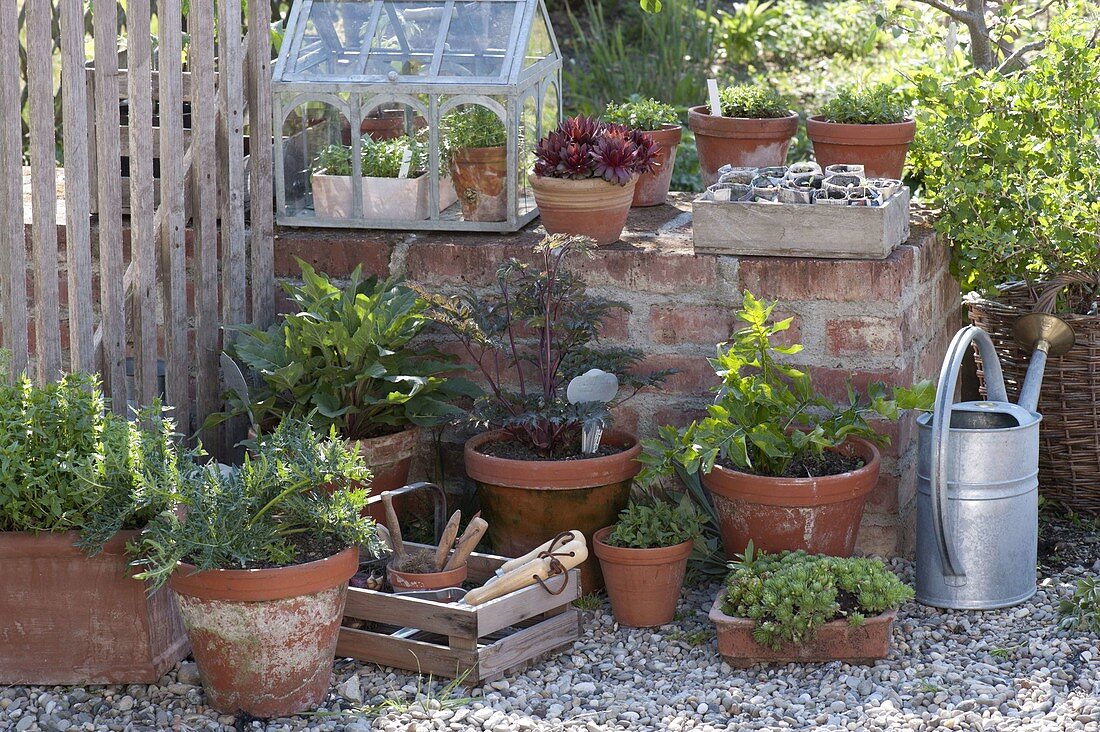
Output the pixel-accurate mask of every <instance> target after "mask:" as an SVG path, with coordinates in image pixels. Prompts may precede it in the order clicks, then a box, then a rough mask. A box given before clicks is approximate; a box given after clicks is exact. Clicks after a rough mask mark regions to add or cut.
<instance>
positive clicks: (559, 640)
mask: <svg viewBox="0 0 1100 732" xmlns="http://www.w3.org/2000/svg"><path fill="white" fill-rule="evenodd" d="M405 546H406V547H407V548H412V549H415V548H421V549H431V550H434V547H431V546H427V545H423V544H412V543H410V542H405ZM507 561H508V557H499V556H496V555H493V554H478V553H476V552H475V553H473V554H471V555H470V559H469V562H468V568H469V574H468V579H467V582H468V583H469V584H472V585H476V586H480V585H481V584H482V583H484V582H485V581H486V580H487V579H489V578H490V577H492V576H493V574H494V573H495V572H496V569H497V568H498V567H500V566H501V565H502V564H504V563H505V562H507ZM562 581H563V580H562V578H561V577H552V578H550V579H549V580H547V584H548V585H549V587H550V588H551V589H554V590H557V588H558V587H559V586H561V583H562ZM578 597H580V570H577V569H571V570H569V573H568V575H567V581H566V582H565V587H564V589H563V590H562V591H561V593H559V594H557V595H552V594H550V593H549V592H547V591H546V590H545V589H543V588H542V587H541V586H539V585H538V584H534V585H531V586H529V587H525V588H523V589H521V590H516V591H515V592H512V593H509V594H507V595H504V596H502V597H498V598H496V599H495V600H490V601H488V602H486V603H484V604H482V605H478V606H476V607H468V606H465V605H458V604H450V605H447V604H442V603H438V602H432V601H430V600H422V599H417V598H410V597H401V596H398V595H393V594H390V593H386V592H378V591H376V590H367V589H361V588H357V587H349V588H348V600H347V605H346V607H345V608H344V618H345V619H354V620H359V621H364V622H365V623H366V627H364V628H361V629H357V628H350V627H347V626H346V625H345V626H344V627H342V628H341V629H340V639H339V642H338V643H337V645H336V655H337V656H338V657H340V658H354V659H357V660H359V661H363V662H366V663H377V664H379V665H382V666H393V667H396V668H401V669H405V670H408V671H417V672H419V673H423V674H432V675H433V676H442V677H445V678H451V679H455V678H462V679H463V683H464V684H465V685H467V686H478V685H480V684H483V683H486V682H488V681H493V680H496V679H499V678H502V677H504V676H508V675H511V674H514V673H516V672H518V671H520V670H522V669H523V668H524V667H526V666H527V665H528V664H530V663H532V662H534V661H537V660H539V659H541V658H543V657H545V656H547V655H549V654H551V653H554V652H555V651H558V650H560V649H562V648H565V647H567V646H570V645H572V644H573V642H574V641H576V640H577V639H578V638H580V632H581V627H580V614H579V613H578V612H577V610H576V609H575V608H574V607H573V606H572V602H573V600H576V599H577V598H578ZM403 628H412V629H415V632H414V633H412V634H409V632H408V631H406V633H404V634H402V635H408V637H400V636H397V635H395V634H396V633H398V632H399V631H401V630H402V629H403Z"/></svg>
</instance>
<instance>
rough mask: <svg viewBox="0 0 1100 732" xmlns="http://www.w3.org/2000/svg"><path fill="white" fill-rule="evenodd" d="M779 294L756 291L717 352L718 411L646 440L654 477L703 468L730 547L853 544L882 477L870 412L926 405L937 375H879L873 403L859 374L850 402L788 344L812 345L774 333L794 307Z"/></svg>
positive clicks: (889, 414)
mask: <svg viewBox="0 0 1100 732" xmlns="http://www.w3.org/2000/svg"><path fill="white" fill-rule="evenodd" d="M775 306H776V303H765V302H763V301H761V300H758V299H756V298H755V297H753V295H752V293H749V292H746V293H745V297H744V302H743V306H742V309H741V310H740V311H738V318H739V319H740V320H741V321H743V322H744V323H745V324H746V327H744V328H742V329H740V330H738V331H737V332H735V333H734V334H733V335H732V336H731V338H730V341H729V342H728V343H724V344H722V345H720V346H719V348H718V355H717V357H716V358H713V359H711V363H712V364H713V366H714V368H715V371H716V373H717V375H718V377H719V378H720V379H721V382H722V383H721V384H720V385H719V386H718V387H716V392H717V396H716V398H715V401H714V403H713V404H711V405H710V406H709V407H708V408H707V417H706V418H705V419H702V420H698V421H695V422H692V423H691V424H690V425H688V426H687V427H686V428H684V429H682V430H677V429H676V428H674V427H668V426H666V427H661V428H660V437H659V439H655V440H648V441H647V442H646V453H645V455H644V456H643V458H642V459H643V462H645V463H646V475H645V476H644V478H643V480H647V481H648V480H652V479H654V478H655V477H657V476H660V475H665V474H671V473H673V472H675V470H676V468H678V467H679V468H682V469H683V470H684V471H686V472H687V473H688V474H694V473H699V474H700V477H701V480H702V484H703V487H704V488H705V489H706V491H707V493H708V494H709V496H710V498H711V500H712V501H713V502H714V508H715V509H716V511H717V514H718V517H719V519H720V529H721V534H722V543H723V545H724V546H725V550H726V556H727V557H733V556H735V555H737V554H739V553H741V552H744V551H745V547H746V546H748V543H749V541H750V540H751V541H753V542H754V543H755V545H756V546H757V547H759V548H760V549H763V550H765V551H769V552H778V551H783V550H796V549H804V550H806V551H809V552H812V553H815V554H817V553H821V554H833V555H838V556H848V555H849V554H851V553H852V549H853V548H854V546H855V541H856V535H857V533H858V531H859V523H860V518H861V517H862V515H863V504H864V502H865V501H866V498H867V494H868V493H870V492H871V490H872V489H873V488H874V487H875V483H876V482H877V480H878V471H879V451H878V448H877V447H876V446H875V445H876V444H882V443H884V442H886V440H887V438H886V437H884V436H882V435H880V434H878V433H877V432H875V430H874V429H873V428H872V427H871V425H870V424H869V423H868V422H867V418H868V417H869V416H870V415H872V414H875V415H879V416H881V417H886V418H889V419H896V418H897V416H898V412H899V410H900V409H906V408H916V407H927V406H928V405H930V403H931V400H932V396H933V392H934V389H933V388H932V385H931V383H930V382H928V383H922V384H920V385H918V386H917V387H915V388H914V389H895V390H894V396H893V398H892V399H888V398H887V395H886V387H885V386H884V385H883V384H881V383H874V384H871V385H870V386H869V387H868V394H869V397H870V399H869V400H868V401H869V403H867V404H861V401H862V399H861V397H860V396H859V394H858V393H857V392H856V391H855V390H854V389H852V388H851V385H849V402H848V403H847V404H843V405H839V406H838V405H836V404H834V403H833V402H832V401H830V400H829V399H827V398H826V397H824V396H822V395H820V394H818V393H817V392H815V391H814V389H813V384H812V383H811V380H810V376H809V374H806V373H804V372H802V371H800V370H798V369H796V368H794V367H793V366H789V365H786V364H783V363H781V362H780V361H779V360H778V358H777V356H781V355H789V354H794V353H798V352H799V351H800V350H802V346H800V345H793V346H777V345H773V344H772V339H773V338H774V337H775V336H776V335H777V334H778V333H781V332H782V331H784V330H786V329H787V328H788V327H789V326H790V323H791V318H787V319H786V320H782V321H780V322H777V323H776V322H772V318H771V315H772V311H773V310H774V309H775Z"/></svg>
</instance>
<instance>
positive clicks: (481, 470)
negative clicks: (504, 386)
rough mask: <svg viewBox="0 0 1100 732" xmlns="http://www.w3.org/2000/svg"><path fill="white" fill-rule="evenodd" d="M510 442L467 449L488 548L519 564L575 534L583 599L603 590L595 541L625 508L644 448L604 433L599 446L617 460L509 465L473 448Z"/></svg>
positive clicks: (491, 435)
mask: <svg viewBox="0 0 1100 732" xmlns="http://www.w3.org/2000/svg"><path fill="white" fill-rule="evenodd" d="M507 439H510V438H509V437H508V435H507V433H505V432H503V431H501V430H497V431H493V432H485V433H483V434H480V435H475V436H474V437H471V438H470V439H469V440H467V441H466V447H465V450H464V458H465V461H466V474H467V475H469V476H470V478H472V479H473V480H475V481H476V482H477V485H478V496H479V498H480V499H481V509H482V511H483V512H484V515H485V520H486V521H488V522H489V540H490V541H491V542H492V544H493V548H494V549H495V550H496V552H497V553H498V554H503V555H505V556H509V557H518V556H521V555H523V554H526V553H527V552H529V551H531V550H532V549H534V548H535V547H537V546H539V545H540V544H542V543H544V542H546V541H549V540H550V539H553V538H554V537H555V536H557V535H558V534H559V533H561V532H562V531H569V530H571V529H577V530H578V531H580V532H581V533H583V534H584V535H585V537H587V539H588V548H589V557H588V559H587V560H586V561H585V562H584V563H582V564H581V565H580V569H581V589H582V591H583V592H584V593H586V594H587V593H589V592H594V591H595V590H598V589H600V588H601V587H603V575H602V574H601V572H600V564H599V561H598V560H597V559H596V556H595V553H594V551H595V550H594V548H593V543H592V535H593V534H594V533H595V532H596V531H597V530H598V529H600V528H602V527H604V526H607V525H609V524H611V523H613V522H614V521H615V518H616V517H617V516H618V515H619V512H620V511H622V510H623V509H624V508H626V503H627V501H628V500H629V498H630V484H631V482H632V481H633V479H634V476H635V475H637V474H638V472H639V471H640V470H641V467H642V466H641V463H639V462H638V461H637V458H638V455H640V454H641V452H642V446H641V443H640V442H638V439H637V438H636V437H634V436H633V435H629V434H627V433H625V432H618V431H609V432H605V433H604V435H603V440H602V442H603V444H608V445H617V446H619V447H624V448H626V449H624V450H623V451H622V452H620V453H616V454H614V455H607V456H604V457H596V458H584V459H580V460H543V461H539V460H508V459H506V458H498V457H492V456H490V455H484V454H482V453H481V452H479V451H478V447H480V446H481V445H484V444H485V443H487V442H496V441H500V440H507Z"/></svg>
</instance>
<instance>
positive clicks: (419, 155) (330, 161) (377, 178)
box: [310, 135, 456, 221]
mask: <svg viewBox="0 0 1100 732" xmlns="http://www.w3.org/2000/svg"><path fill="white" fill-rule="evenodd" d="M351 156H352V148H351V146H349V145H336V144H333V145H329V146H328V147H326V148H324V149H323V150H321V152H320V153H319V154H318V155H317V157H316V159H314V161H313V166H312V173H311V175H310V186H311V188H312V190H313V206H314V211H315V212H316V213H317V215H318V216H324V217H331V218H348V217H349V216H352V215H354V206H353V205H352V200H353V199H352V191H353V187H352V180H351V171H352V166H351ZM406 157H408V158H409V161H410V167H409V168H408V171H407V175H406V176H404V177H402V176H401V169H402V163H403V161H404V160H405V159H406ZM426 162H427V161H426V158H425V156H424V152H423V146H422V145H421V144H420V143H419V142H418V141H417V140H416V139H415V138H413V137H410V136H408V135H402V136H401V137H394V138H388V139H384V140H372V139H370V138H369V137H364V138H362V151H361V172H362V176H363V177H362V199H363V218H364V219H397V220H402V221H405V220H420V219H426V218H428V217H429V215H430V213H429V212H430V210H431V205H430V197H429V186H430V182H429V179H428V176H427V174H426V173H425V170H424V166H425V164H426ZM455 200H456V196H455V192H454V186H452V185H451V183H450V181H449V180H446V179H440V181H439V210H440V211H443V210H444V209H446V208H447V207H448V206H450V205H451V204H453V203H454V202H455Z"/></svg>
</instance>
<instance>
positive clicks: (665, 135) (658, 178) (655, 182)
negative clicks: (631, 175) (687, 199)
mask: <svg viewBox="0 0 1100 732" xmlns="http://www.w3.org/2000/svg"><path fill="white" fill-rule="evenodd" d="M646 134H648V135H649V136H650V137H652V138H653V141H654V142H656V143H657V144H658V145H659V146H660V149H659V150H658V151H657V162H658V163H660V164H661V165H660V167H658V168H657V169H656V170H653V171H650V172H648V173H642V174H641V175H640V176H638V184H637V185H636V186H634V201H633V203H632V204H631V205H633V206H639V207H640V206H659V205H661V204H662V203H664V202H665V201H666V200H667V199H668V186H669V183H671V182H672V170H673V168H675V167H676V147H677V146H678V145H679V144H680V140H681V139H682V138H683V128H682V127H680V125H665V126H664V127H662V128H661V129H659V130H648V131H647V133H646Z"/></svg>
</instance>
